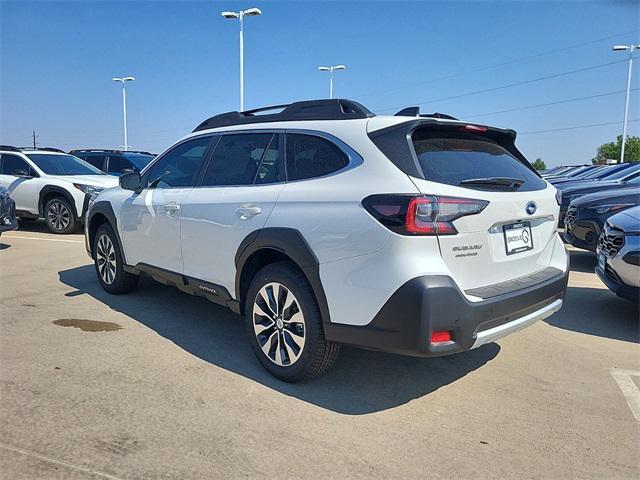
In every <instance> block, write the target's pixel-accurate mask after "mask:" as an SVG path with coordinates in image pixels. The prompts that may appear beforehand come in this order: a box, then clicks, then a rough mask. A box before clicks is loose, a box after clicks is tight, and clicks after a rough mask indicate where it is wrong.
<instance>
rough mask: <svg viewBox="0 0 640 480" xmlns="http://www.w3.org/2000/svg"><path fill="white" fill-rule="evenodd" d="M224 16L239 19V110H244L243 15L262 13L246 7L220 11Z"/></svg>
mask: <svg viewBox="0 0 640 480" xmlns="http://www.w3.org/2000/svg"><path fill="white" fill-rule="evenodd" d="M220 15H222V16H223V17H224V18H227V19H235V18H237V19H238V20H240V111H241V112H242V111H244V36H243V29H244V17H257V16H258V15H262V11H261V10H260V9H259V8H248V9H246V10H240V11H239V12H222V13H221V14H220Z"/></svg>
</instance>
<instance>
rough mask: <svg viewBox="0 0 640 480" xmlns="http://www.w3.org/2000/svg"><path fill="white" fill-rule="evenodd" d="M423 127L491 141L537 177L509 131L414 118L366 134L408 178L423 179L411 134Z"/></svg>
mask: <svg viewBox="0 0 640 480" xmlns="http://www.w3.org/2000/svg"><path fill="white" fill-rule="evenodd" d="M423 127H430V129H433V131H442V132H446V133H455V132H459V133H468V134H477V135H481V136H483V137H486V138H488V139H489V140H493V141H494V142H496V143H498V144H499V145H500V146H502V147H503V148H504V149H505V150H507V151H508V152H509V153H510V154H512V155H513V156H514V157H516V158H517V159H518V160H519V161H520V162H522V164H523V165H525V166H526V167H527V168H529V169H530V170H531V171H533V172H535V174H536V175H538V176H540V174H539V173H538V171H537V170H536V169H535V168H533V166H532V165H531V164H530V163H529V161H528V160H527V159H526V158H525V156H524V155H523V154H522V152H520V150H518V149H517V148H516V145H515V141H516V131H515V130H511V129H504V128H497V127H491V126H489V125H479V124H473V123H465V122H451V121H447V122H442V121H439V120H438V119H437V118H417V119H416V120H410V121H408V122H403V123H399V124H396V125H391V126H389V127H385V128H381V129H380V130H374V131H372V132H369V133H368V134H367V135H368V136H369V138H370V139H371V141H372V142H373V143H375V144H376V146H377V147H378V148H379V149H380V150H381V151H382V153H384V154H385V155H386V156H387V158H388V159H389V160H390V161H391V162H393V163H394V164H395V165H396V166H397V167H398V168H399V169H400V170H402V171H403V172H404V173H406V174H407V175H411V176H412V177H417V178H423V179H424V178H425V177H424V174H423V172H422V168H420V164H419V163H418V159H417V158H416V155H415V152H414V150H413V144H412V141H411V139H412V136H413V133H414V132H415V131H416V130H417V129H419V128H423Z"/></svg>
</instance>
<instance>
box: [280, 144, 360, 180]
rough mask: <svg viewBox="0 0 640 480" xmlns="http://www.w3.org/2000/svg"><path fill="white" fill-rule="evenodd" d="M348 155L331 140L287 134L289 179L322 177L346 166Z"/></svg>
mask: <svg viewBox="0 0 640 480" xmlns="http://www.w3.org/2000/svg"><path fill="white" fill-rule="evenodd" d="M348 163H349V158H348V157H347V155H346V154H345V153H344V152H343V151H342V150H340V149H339V148H338V147H336V146H335V145H334V144H333V143H331V142H330V141H328V140H326V139H324V138H320V137H315V136H312V135H300V134H287V179H288V180H302V179H304V178H314V177H321V176H323V175H328V174H330V173H333V172H336V171H338V170H340V169H341V168H344V167H346V166H347V164H348Z"/></svg>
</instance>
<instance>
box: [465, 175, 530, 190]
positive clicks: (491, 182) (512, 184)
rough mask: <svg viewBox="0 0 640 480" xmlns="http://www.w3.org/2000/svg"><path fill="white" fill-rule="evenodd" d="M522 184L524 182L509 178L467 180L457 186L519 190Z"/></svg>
mask: <svg viewBox="0 0 640 480" xmlns="http://www.w3.org/2000/svg"><path fill="white" fill-rule="evenodd" d="M523 183H524V180H521V179H519V178H509V177H486V178H469V179H467V180H463V181H461V182H460V183H459V185H479V186H489V187H492V186H495V187H507V188H514V189H517V188H520V185H522V184H523Z"/></svg>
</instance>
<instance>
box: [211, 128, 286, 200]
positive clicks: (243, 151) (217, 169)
mask: <svg viewBox="0 0 640 480" xmlns="http://www.w3.org/2000/svg"><path fill="white" fill-rule="evenodd" d="M273 136H274V135H273V134H271V133H248V134H241V135H223V136H222V137H221V138H220V141H219V142H218V145H217V146H216V150H215V152H214V153H213V157H212V158H211V161H210V162H209V166H208V167H207V172H206V173H205V175H204V179H203V181H202V185H203V186H205V187H213V186H222V185H252V184H253V181H254V179H255V178H256V174H258V170H259V167H260V164H261V161H262V157H263V156H264V154H265V151H266V150H267V147H268V146H269V143H270V142H271V139H272V137H273ZM266 175H267V172H266V171H263V177H266Z"/></svg>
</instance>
